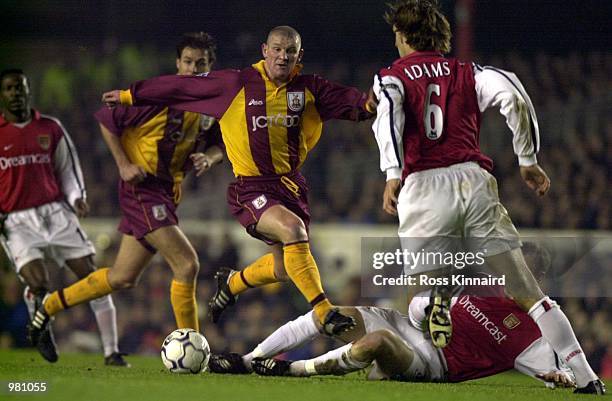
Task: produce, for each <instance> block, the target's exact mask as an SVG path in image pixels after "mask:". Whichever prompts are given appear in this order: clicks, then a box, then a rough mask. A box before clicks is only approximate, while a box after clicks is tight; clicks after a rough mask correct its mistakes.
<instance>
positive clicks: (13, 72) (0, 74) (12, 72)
mask: <svg viewBox="0 0 612 401" xmlns="http://www.w3.org/2000/svg"><path fill="white" fill-rule="evenodd" d="M8 75H23V76H25V74H24V73H23V70H22V69H20V68H7V69H6V70H2V72H0V82H2V81H3V80H4V78H5V77H6V76H8Z"/></svg>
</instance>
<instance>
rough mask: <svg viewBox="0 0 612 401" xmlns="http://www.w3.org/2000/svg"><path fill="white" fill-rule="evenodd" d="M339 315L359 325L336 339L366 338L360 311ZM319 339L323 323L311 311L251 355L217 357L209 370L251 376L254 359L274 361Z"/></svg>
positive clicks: (343, 309) (342, 309)
mask: <svg viewBox="0 0 612 401" xmlns="http://www.w3.org/2000/svg"><path fill="white" fill-rule="evenodd" d="M339 311H340V313H342V314H343V315H345V316H351V317H353V318H354V319H355V322H356V325H355V328H354V329H353V330H351V331H349V332H343V333H340V334H339V335H336V336H335V337H336V338H338V339H339V340H341V341H344V342H351V341H355V340H357V339H359V338H361V337H363V336H364V335H365V324H364V321H363V317H362V316H361V313H360V312H359V310H358V309H357V308H355V307H352V306H348V307H347V306H343V307H340V308H339ZM319 335H321V323H319V321H318V320H317V319H316V317H315V316H314V313H313V312H312V311H309V312H308V313H306V314H304V315H302V316H300V317H298V318H297V319H295V320H292V321H290V322H287V323H285V324H284V325H282V326H281V327H279V328H278V329H276V330H275V331H274V332H273V333H272V334H270V335H269V336H268V337H266V338H265V339H264V340H263V341H262V342H261V343H259V344H258V345H257V346H256V347H255V349H253V351H251V352H249V353H248V354H245V355H239V354H235V353H223V354H213V355H212V356H211V359H210V362H209V367H210V369H211V371H212V372H214V373H248V372H250V371H251V362H252V361H253V359H254V358H260V359H261V358H272V357H274V356H276V355H280V354H283V353H285V352H287V351H290V350H292V349H295V348H298V347H300V346H302V345H303V344H305V343H307V342H309V341H312V340H314V339H315V338H317V337H318V336H319Z"/></svg>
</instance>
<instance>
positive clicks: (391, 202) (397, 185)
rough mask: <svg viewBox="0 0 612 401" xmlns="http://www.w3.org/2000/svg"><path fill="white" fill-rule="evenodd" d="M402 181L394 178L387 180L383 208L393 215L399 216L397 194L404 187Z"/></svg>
mask: <svg viewBox="0 0 612 401" xmlns="http://www.w3.org/2000/svg"><path fill="white" fill-rule="evenodd" d="M401 184H402V181H401V180H400V179H399V178H394V179H391V180H389V181H387V185H385V192H384V193H383V210H384V211H385V212H387V213H388V214H390V215H392V216H397V195H398V194H399V191H400V189H401V187H402V185H401Z"/></svg>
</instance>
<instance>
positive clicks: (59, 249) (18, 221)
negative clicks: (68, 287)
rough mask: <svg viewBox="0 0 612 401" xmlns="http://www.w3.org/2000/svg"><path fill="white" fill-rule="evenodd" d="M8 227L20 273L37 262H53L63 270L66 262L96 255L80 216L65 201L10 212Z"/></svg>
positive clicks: (8, 243) (7, 242) (10, 244)
mask: <svg viewBox="0 0 612 401" xmlns="http://www.w3.org/2000/svg"><path fill="white" fill-rule="evenodd" d="M4 224H5V230H6V233H7V236H8V238H7V241H6V247H7V248H8V251H9V252H10V255H9V256H10V257H11V258H12V260H13V263H14V265H15V269H16V270H17V273H19V270H21V268H22V267H23V266H24V265H26V264H27V263H29V262H31V261H33V260H36V259H53V260H54V261H55V262H56V263H57V265H58V266H60V267H62V266H63V265H64V262H65V261H66V260H72V259H79V258H82V257H84V256H88V255H94V254H95V253H96V251H95V248H94V246H93V244H92V243H91V241H89V239H88V238H87V235H86V234H85V232H83V230H82V229H81V226H80V224H79V219H78V218H77V216H76V214H74V212H73V211H72V210H71V209H70V208H69V207H68V206H67V205H66V204H65V203H63V202H52V203H47V204H44V205H42V206H39V207H35V208H30V209H24V210H19V211H16V212H12V213H9V215H8V217H7V219H6V221H5V223H4Z"/></svg>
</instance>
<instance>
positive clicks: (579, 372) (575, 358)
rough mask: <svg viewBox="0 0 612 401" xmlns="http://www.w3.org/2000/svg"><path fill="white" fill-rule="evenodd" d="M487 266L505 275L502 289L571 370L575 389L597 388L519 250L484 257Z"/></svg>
mask: <svg viewBox="0 0 612 401" xmlns="http://www.w3.org/2000/svg"><path fill="white" fill-rule="evenodd" d="M487 265H488V266H489V267H490V268H491V269H492V270H493V272H495V273H497V274H498V275H505V277H506V292H507V293H508V295H510V296H512V297H513V298H514V300H515V301H516V303H518V304H519V306H521V308H522V309H523V310H525V311H526V312H528V313H529V316H531V318H532V319H533V320H534V321H535V322H536V324H537V325H538V327H539V328H540V331H541V332H542V336H543V337H544V338H545V339H546V341H548V342H549V343H550V345H551V346H552V347H553V349H554V350H555V352H556V353H557V354H558V355H559V357H560V358H561V360H562V361H564V362H565V363H566V364H567V365H568V366H569V367H570V368H571V369H572V371H573V372H574V375H575V376H576V385H577V386H578V389H581V388H586V387H588V386H592V387H593V389H594V390H595V391H597V386H598V385H599V384H600V382H599V383H598V380H599V379H598V377H597V375H596V374H595V372H594V371H593V369H592V368H591V366H590V365H589V363H588V361H587V359H586V356H585V355H584V351H583V350H582V347H581V346H580V343H579V342H578V339H577V338H576V335H575V334H574V331H573V329H572V326H571V324H570V322H569V320H568V318H567V316H566V315H565V313H563V311H562V310H561V308H560V307H559V305H557V303H556V302H555V301H553V300H551V299H550V298H549V297H547V296H545V295H544V293H543V292H542V290H541V289H540V287H539V285H538V283H537V281H536V280H535V278H534V277H533V274H532V273H531V271H530V270H529V268H528V267H527V264H526V263H525V259H524V257H523V253H522V251H521V249H520V248H516V249H513V250H512V251H508V252H504V253H501V254H498V255H494V256H491V257H488V258H487ZM600 387H601V386H600Z"/></svg>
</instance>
